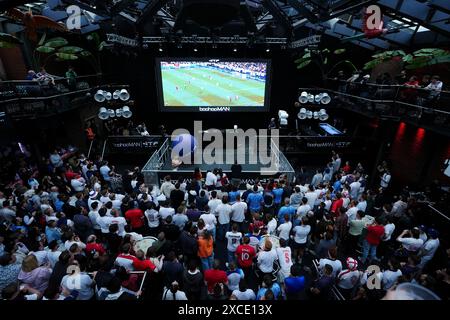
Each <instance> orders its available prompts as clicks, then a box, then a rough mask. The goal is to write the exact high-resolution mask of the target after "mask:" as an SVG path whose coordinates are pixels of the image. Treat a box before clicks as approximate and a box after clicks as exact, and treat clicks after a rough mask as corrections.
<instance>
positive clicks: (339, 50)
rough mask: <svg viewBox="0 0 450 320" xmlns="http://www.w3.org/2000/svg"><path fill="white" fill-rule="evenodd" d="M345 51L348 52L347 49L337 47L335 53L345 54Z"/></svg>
mask: <svg viewBox="0 0 450 320" xmlns="http://www.w3.org/2000/svg"><path fill="white" fill-rule="evenodd" d="M345 52H347V50H346V49H336V50H334V54H335V55H339V54H343V53H345Z"/></svg>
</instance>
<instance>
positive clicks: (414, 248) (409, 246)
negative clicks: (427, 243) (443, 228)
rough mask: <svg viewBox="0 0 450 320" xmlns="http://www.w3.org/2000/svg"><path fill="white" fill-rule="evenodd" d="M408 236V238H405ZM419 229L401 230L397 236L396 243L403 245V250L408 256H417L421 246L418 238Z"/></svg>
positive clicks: (420, 240)
mask: <svg viewBox="0 0 450 320" xmlns="http://www.w3.org/2000/svg"><path fill="white" fill-rule="evenodd" d="M406 235H409V237H405V236H406ZM419 236H420V231H419V229H416V228H414V229H412V230H411V231H409V230H403V232H402V233H401V234H400V235H399V236H398V238H397V241H398V242H400V243H401V244H402V245H403V248H404V249H405V250H406V251H407V252H408V253H409V254H417V252H418V251H419V249H420V248H422V246H423V240H422V239H420V238H419Z"/></svg>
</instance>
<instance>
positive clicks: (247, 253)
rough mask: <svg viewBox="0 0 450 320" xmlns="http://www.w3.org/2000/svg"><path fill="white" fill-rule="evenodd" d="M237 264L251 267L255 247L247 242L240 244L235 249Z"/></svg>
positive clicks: (242, 266)
mask: <svg viewBox="0 0 450 320" xmlns="http://www.w3.org/2000/svg"><path fill="white" fill-rule="evenodd" d="M236 255H237V260H238V264H239V266H240V267H241V268H248V267H251V266H252V264H253V258H254V257H255V256H256V252H255V248H253V247H252V246H251V245H248V244H241V245H240V246H238V247H237V249H236Z"/></svg>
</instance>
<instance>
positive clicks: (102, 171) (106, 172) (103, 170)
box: [100, 161, 111, 181]
mask: <svg viewBox="0 0 450 320" xmlns="http://www.w3.org/2000/svg"><path fill="white" fill-rule="evenodd" d="M110 171H111V169H110V167H108V161H104V162H103V165H102V166H101V167H100V174H101V175H102V177H103V179H104V180H105V181H110V180H111V177H110V176H109V172H110Z"/></svg>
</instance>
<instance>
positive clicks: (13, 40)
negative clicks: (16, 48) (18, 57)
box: [0, 32, 23, 45]
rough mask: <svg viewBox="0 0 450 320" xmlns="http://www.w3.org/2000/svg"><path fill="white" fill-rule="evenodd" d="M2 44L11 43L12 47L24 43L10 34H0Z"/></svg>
mask: <svg viewBox="0 0 450 320" xmlns="http://www.w3.org/2000/svg"><path fill="white" fill-rule="evenodd" d="M0 42H4V43H9V44H12V45H18V44H22V43H23V42H22V41H21V40H20V39H19V38H17V37H15V36H13V35H11V34H9V33H3V32H0Z"/></svg>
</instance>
